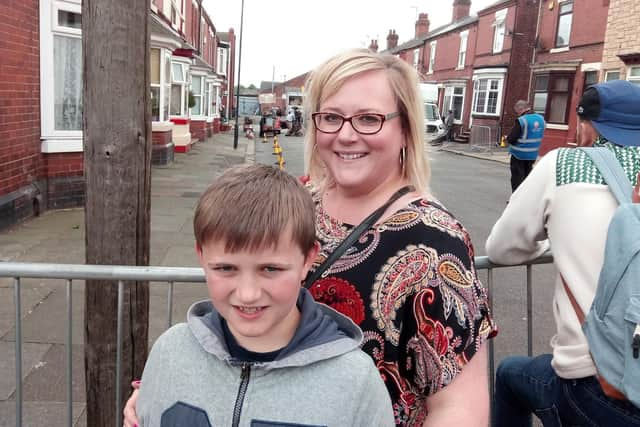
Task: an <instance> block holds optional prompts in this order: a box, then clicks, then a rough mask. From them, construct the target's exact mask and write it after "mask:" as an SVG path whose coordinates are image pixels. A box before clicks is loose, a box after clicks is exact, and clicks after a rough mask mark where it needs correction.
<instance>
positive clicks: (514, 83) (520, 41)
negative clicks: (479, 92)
mask: <svg viewBox="0 0 640 427" xmlns="http://www.w3.org/2000/svg"><path fill="white" fill-rule="evenodd" d="M517 3H518V7H517V9H515V7H512V8H510V9H509V14H508V19H507V26H506V28H507V30H510V29H512V31H510V32H512V33H513V34H512V35H511V36H508V37H505V46H507V41H508V42H509V44H510V45H511V44H512V43H513V45H514V46H516V48H515V49H512V50H511V51H510V58H509V71H508V74H507V76H506V80H505V88H504V92H503V93H504V96H503V99H502V105H503V109H502V120H501V126H502V134H503V135H505V134H507V133H508V132H509V130H511V127H512V126H513V124H514V123H515V120H516V113H515V111H514V110H513V106H514V105H515V103H516V102H517V101H518V100H520V99H524V100H529V101H530V102H532V99H530V95H529V80H530V76H531V68H530V64H531V58H532V56H533V49H534V48H535V34H536V26H537V16H538V15H537V14H538V7H537V5H536V4H535V3H534V2H531V1H529V0H518V1H517ZM512 15H513V16H512ZM509 18H513V19H509ZM510 22H511V23H510Z"/></svg>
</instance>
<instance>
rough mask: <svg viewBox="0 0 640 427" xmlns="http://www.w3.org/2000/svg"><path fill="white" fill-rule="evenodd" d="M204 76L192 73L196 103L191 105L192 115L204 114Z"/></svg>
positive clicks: (192, 85)
mask: <svg viewBox="0 0 640 427" xmlns="http://www.w3.org/2000/svg"><path fill="white" fill-rule="evenodd" d="M204 86H205V84H204V76H199V75H195V74H194V75H192V76H191V92H192V93H193V98H194V99H195V104H194V105H193V107H191V115H192V116H202V115H204V114H203V108H202V107H203V102H202V101H203V99H202V98H203V91H204Z"/></svg>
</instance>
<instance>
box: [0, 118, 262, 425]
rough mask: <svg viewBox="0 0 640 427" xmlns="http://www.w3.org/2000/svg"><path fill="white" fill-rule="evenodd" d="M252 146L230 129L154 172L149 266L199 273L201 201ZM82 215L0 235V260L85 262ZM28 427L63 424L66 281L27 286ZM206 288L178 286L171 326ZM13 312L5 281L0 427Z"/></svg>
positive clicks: (76, 406)
mask: <svg viewBox="0 0 640 427" xmlns="http://www.w3.org/2000/svg"><path fill="white" fill-rule="evenodd" d="M254 153H255V146H254V143H253V141H248V140H247V139H246V138H245V137H244V136H243V135H242V134H241V135H240V138H239V146H238V149H237V150H234V149H233V130H232V131H229V132H227V133H223V134H216V135H214V136H213V137H212V138H209V139H207V140H206V141H204V142H198V143H196V144H195V145H194V146H193V148H192V150H191V151H190V152H188V153H185V154H181V153H176V155H175V162H174V163H172V164H171V165H168V166H154V167H153V169H152V174H151V178H152V185H151V265H161V266H185V267H187V266H197V260H196V257H195V252H194V239H193V232H192V225H191V224H192V220H193V210H194V208H195V204H196V202H197V200H198V197H199V196H200V194H201V193H202V191H204V189H205V188H206V187H207V186H208V184H209V183H210V182H211V180H212V179H213V178H214V177H215V176H216V175H218V174H219V173H220V172H221V171H222V170H224V169H225V168H227V167H229V166H232V165H236V164H239V163H243V162H253V161H254V158H255V154H254ZM84 245H85V242H84V209H82V208H78V209H66V210H58V211H47V212H45V213H43V215H41V216H40V217H37V218H33V219H31V220H28V221H26V222H24V223H22V224H19V225H17V226H14V227H12V228H10V229H8V230H4V231H2V232H0V261H18V262H53V263H72V264H83V263H84ZM21 289H22V313H23V322H22V328H23V340H24V347H23V368H22V370H23V378H24V380H23V400H24V405H23V425H24V426H29V427H40V426H42V427H51V426H53V427H55V426H62V425H66V424H65V423H66V413H65V411H66V403H65V399H66V395H65V374H64V373H65V364H64V354H65V346H64V342H65V341H64V340H65V318H64V316H65V304H66V294H65V292H66V290H65V283H64V281H55V280H43V279H23V280H22V285H21ZM83 289H84V284H83V283H82V282H74V288H73V295H72V297H73V301H74V304H73V328H72V329H73V343H74V345H73V410H74V425H76V426H85V425H86V420H85V417H84V406H85V404H84V401H85V392H84V360H83V349H82V342H83V338H82V331H83V324H84V317H83V310H84V309H83V305H84V297H83ZM150 294H151V297H150V298H151V301H150V316H149V317H150V319H151V324H150V326H149V328H150V330H149V335H150V342H152V341H153V340H154V339H155V338H156V337H157V336H158V335H159V334H160V333H161V331H162V330H163V329H164V327H165V326H164V325H165V322H166V320H165V310H166V286H165V285H162V284H157V285H156V284H153V285H152V286H151V290H150ZM206 296H207V294H206V288H205V287H204V285H202V284H188V285H180V286H176V287H175V291H174V309H173V319H174V321H182V319H184V316H185V313H186V310H187V308H188V306H189V305H190V304H191V302H193V301H194V300H196V299H203V298H206ZM14 318H15V311H14V302H13V282H12V280H11V279H6V278H0V427H5V426H7V427H9V426H14V425H15V396H14V393H15V338H14V336H15V335H14V327H15V322H14Z"/></svg>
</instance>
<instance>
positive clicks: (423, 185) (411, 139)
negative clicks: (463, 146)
mask: <svg viewBox="0 0 640 427" xmlns="http://www.w3.org/2000/svg"><path fill="white" fill-rule="evenodd" d="M371 71H383V72H384V73H385V75H386V76H387V80H388V81H389V86H390V87H391V90H392V92H393V93H394V96H395V102H396V104H397V111H399V112H400V120H401V123H402V130H403V133H404V137H405V142H406V155H405V160H404V167H403V174H404V178H406V179H407V180H408V181H409V182H410V183H411V184H413V186H414V187H415V188H416V190H417V191H418V192H421V193H426V192H428V191H429V179H430V175H431V169H430V167H429V160H428V158H427V156H426V154H425V151H424V134H425V125H424V103H423V100H422V96H421V95H420V91H419V79H418V74H417V73H416V71H415V70H414V69H413V68H412V67H411V66H410V65H409V64H407V63H406V62H404V61H403V60H401V59H399V58H396V57H395V56H393V55H389V54H381V53H375V52H372V51H370V50H366V49H353V50H347V51H345V52H343V53H340V54H338V55H335V56H333V57H332V58H329V59H328V60H327V61H325V62H324V63H322V64H321V65H320V66H319V67H318V68H316V69H315V70H314V71H313V72H312V73H311V74H310V75H309V77H308V78H307V82H306V84H305V92H306V93H305V97H304V112H305V122H306V123H309V127H310V128H311V127H313V122H312V120H311V113H313V112H316V111H318V110H319V109H320V104H322V102H323V101H324V100H325V99H327V98H328V97H330V96H332V95H334V94H335V93H336V92H338V91H339V90H340V88H341V87H342V85H343V84H344V83H345V82H346V81H347V80H349V79H351V78H356V77H357V76H359V75H360V74H363V73H366V72H371ZM398 161H400V153H398ZM305 169H306V172H307V174H309V176H310V178H311V182H312V183H313V184H314V185H315V186H317V187H318V188H320V189H321V190H322V189H324V188H326V187H327V186H331V185H333V184H334V183H333V180H332V177H331V176H329V174H328V173H327V168H326V167H325V165H324V164H323V162H322V160H321V159H320V158H319V156H318V155H317V152H316V132H315V129H313V130H312V129H310V131H309V132H306V133H305Z"/></svg>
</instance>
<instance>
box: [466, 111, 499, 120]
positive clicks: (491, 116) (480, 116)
mask: <svg viewBox="0 0 640 427" xmlns="http://www.w3.org/2000/svg"><path fill="white" fill-rule="evenodd" d="M471 115H472V116H473V117H474V118H477V119H483V118H486V119H496V118H500V113H496V114H488V113H476V112H474V111H472V112H471Z"/></svg>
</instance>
